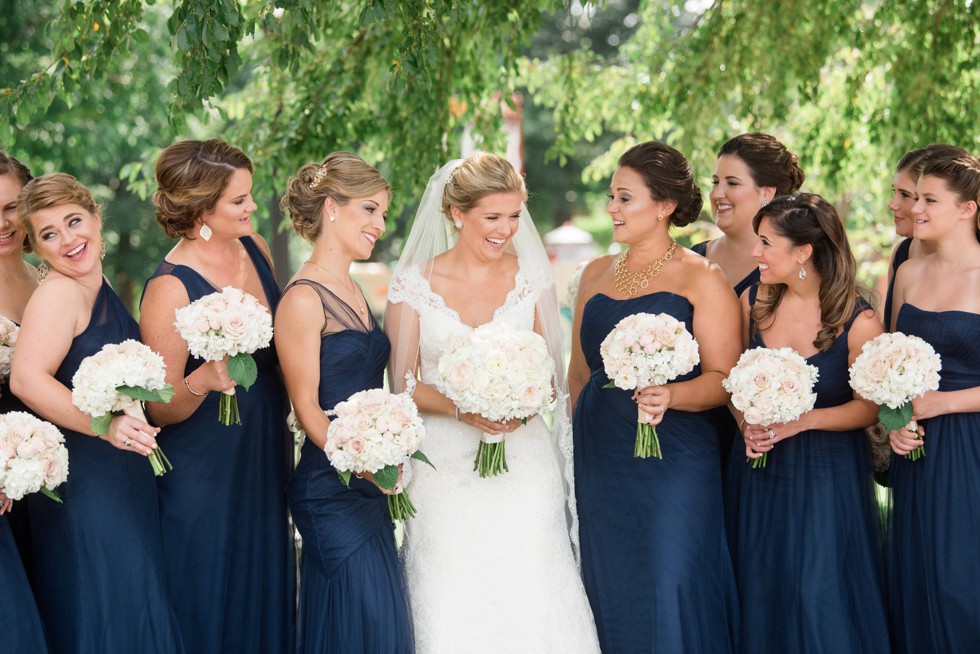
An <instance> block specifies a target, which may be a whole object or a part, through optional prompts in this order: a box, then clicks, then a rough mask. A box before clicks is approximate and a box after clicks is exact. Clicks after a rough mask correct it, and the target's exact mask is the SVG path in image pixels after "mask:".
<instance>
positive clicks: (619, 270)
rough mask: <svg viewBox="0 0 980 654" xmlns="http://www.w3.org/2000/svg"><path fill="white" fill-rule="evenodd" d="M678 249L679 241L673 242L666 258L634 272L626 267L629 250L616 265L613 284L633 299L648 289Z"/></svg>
mask: <svg viewBox="0 0 980 654" xmlns="http://www.w3.org/2000/svg"><path fill="white" fill-rule="evenodd" d="M676 249H677V241H674V240H671V241H670V247H669V248H667V252H665V253H664V256H662V257H660V258H659V259H657V260H656V261H654V262H653V263H651V264H648V265H646V266H644V267H643V268H641V269H640V270H637V271H636V272H633V271H632V270H630V269H629V268H627V267H626V260H627V259H628V258H629V256H630V251H629V250H627V251H626V252H625V253H624V254H623V256H622V257H621V258H620V259H619V261H618V262H617V263H616V269H615V274H614V276H613V284H614V285H615V287H616V290H617V291H619V292H620V293H622V294H623V295H625V296H626V297H627V298H631V297H633V296H634V295H636V294H637V292H639V291H642V290H644V289H646V287H647V286H648V285H649V284H650V280H651V279H653V278H654V277H656V276H657V275H659V274H660V272H661V271H662V270H663V269H664V266H666V265H667V262H668V261H670V260H671V259H673V258H674V250H676Z"/></svg>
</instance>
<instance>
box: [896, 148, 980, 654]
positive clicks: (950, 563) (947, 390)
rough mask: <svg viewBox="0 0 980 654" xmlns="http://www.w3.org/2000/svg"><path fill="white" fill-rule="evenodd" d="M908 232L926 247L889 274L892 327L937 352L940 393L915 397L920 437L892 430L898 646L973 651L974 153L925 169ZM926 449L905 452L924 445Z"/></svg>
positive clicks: (979, 469) (978, 404)
mask: <svg viewBox="0 0 980 654" xmlns="http://www.w3.org/2000/svg"><path fill="white" fill-rule="evenodd" d="M916 196H917V200H916V201H915V204H914V205H913V207H912V217H913V219H914V225H913V228H912V236H913V237H914V238H915V239H916V241H921V242H922V243H923V244H929V245H931V246H932V248H933V252H932V253H931V254H926V255H923V256H921V257H917V258H914V259H912V260H910V261H908V262H907V263H905V264H904V265H902V267H901V268H899V270H898V272H897V274H896V275H895V298H894V300H895V309H894V312H895V315H894V318H893V320H894V322H895V325H896V328H897V330H898V331H901V332H904V333H906V334H912V335H915V336H919V337H921V338H923V339H925V340H926V341H928V342H929V343H930V344H931V345H932V346H933V347H934V348H935V349H936V351H937V352H938V353H939V355H940V357H942V364H943V369H942V372H940V382H939V390H937V391H930V392H928V393H926V394H925V395H924V396H922V397H920V398H916V399H915V400H913V401H912V409H913V413H912V418H913V419H914V420H916V421H918V423H919V433H918V435H917V434H915V433H914V432H909V431H908V430H905V429H903V430H900V431H894V432H891V434H890V437H891V444H892V449H893V450H894V451H895V456H893V457H892V464H891V479H892V487H893V493H894V495H893V498H894V505H893V514H892V515H893V518H892V529H891V534H892V541H891V557H890V558H891V560H890V565H891V571H890V572H891V575H890V582H891V587H890V592H891V601H892V626H893V629H894V637H895V645H896V651H898V652H970V651H975V650H976V648H977V643H980V598H978V596H977V588H980V561H978V559H977V555H976V554H977V543H980V438H978V436H980V242H978V234H980V224H978V219H980V216H978V211H977V205H978V203H980V160H978V159H977V158H976V157H973V156H971V155H959V156H956V157H953V158H946V159H938V160H935V161H932V162H930V163H929V164H927V165H926V166H925V168H924V170H923V172H922V176H921V177H919V180H918V183H917V184H916ZM923 442H924V447H925V452H926V456H925V457H924V458H922V459H919V460H918V461H909V460H908V459H906V458H905V457H904V456H903V455H905V454H907V453H908V452H910V451H911V450H912V449H914V448H915V447H918V446H920V445H923Z"/></svg>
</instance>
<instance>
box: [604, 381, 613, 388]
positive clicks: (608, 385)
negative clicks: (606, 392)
mask: <svg viewBox="0 0 980 654" xmlns="http://www.w3.org/2000/svg"><path fill="white" fill-rule="evenodd" d="M603 388H616V382H614V381H612V380H611V379H610V380H609V383H608V384H606V385H605V386H603Z"/></svg>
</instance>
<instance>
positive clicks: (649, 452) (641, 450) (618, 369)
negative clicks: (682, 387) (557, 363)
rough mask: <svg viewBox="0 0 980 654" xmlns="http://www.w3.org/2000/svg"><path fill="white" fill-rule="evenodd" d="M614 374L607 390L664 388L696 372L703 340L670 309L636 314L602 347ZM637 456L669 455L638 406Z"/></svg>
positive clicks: (609, 371) (605, 362) (610, 374)
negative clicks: (672, 381)
mask: <svg viewBox="0 0 980 654" xmlns="http://www.w3.org/2000/svg"><path fill="white" fill-rule="evenodd" d="M599 354H601V355H602V365H603V367H604V368H605V370H606V375H607V376H608V377H609V383H608V384H606V386H605V388H614V387H615V388H622V389H623V390H635V389H637V388H645V387H647V386H663V385H664V384H666V383H667V382H669V381H671V380H672V379H675V378H677V377H679V376H681V375H684V374H687V373H689V372H691V371H692V370H694V366H696V365H698V363H700V361H701V355H700V352H699V351H698V342H697V341H696V340H694V336H692V335H691V332H689V331H687V328H685V327H684V323H682V322H681V321H679V320H677V319H676V318H674V317H673V316H671V315H668V314H666V313H658V314H652V313H634V314H632V315H629V316H626V317H625V318H623V319H622V320H620V321H619V322H618V323H616V326H615V327H613V329H612V331H611V332H609V334H607V335H606V337H605V338H604V339H603V340H602V344H601V345H599ZM636 415H637V422H636V445H635V447H634V448H633V456H634V457H635V458H639V459H646V458H649V457H656V458H658V459H663V458H664V456H663V452H662V451H661V449H660V439H659V438H658V437H657V428H656V426H654V425H651V424H650V421H651V420H652V419H653V416H651V415H650V414H649V413H647V412H646V411H644V410H643V409H641V408H640V407H639V406H637V413H636Z"/></svg>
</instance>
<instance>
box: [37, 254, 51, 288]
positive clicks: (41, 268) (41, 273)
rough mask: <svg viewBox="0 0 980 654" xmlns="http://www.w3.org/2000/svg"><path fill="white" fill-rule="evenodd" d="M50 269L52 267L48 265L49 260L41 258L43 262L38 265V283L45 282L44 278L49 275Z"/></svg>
mask: <svg viewBox="0 0 980 654" xmlns="http://www.w3.org/2000/svg"><path fill="white" fill-rule="evenodd" d="M48 270H50V268H49V267H48V262H47V261H45V260H44V259H41V263H39V264H38V265H37V283H38V284H40V283H41V282H43V281H44V278H45V277H47V275H48Z"/></svg>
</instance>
